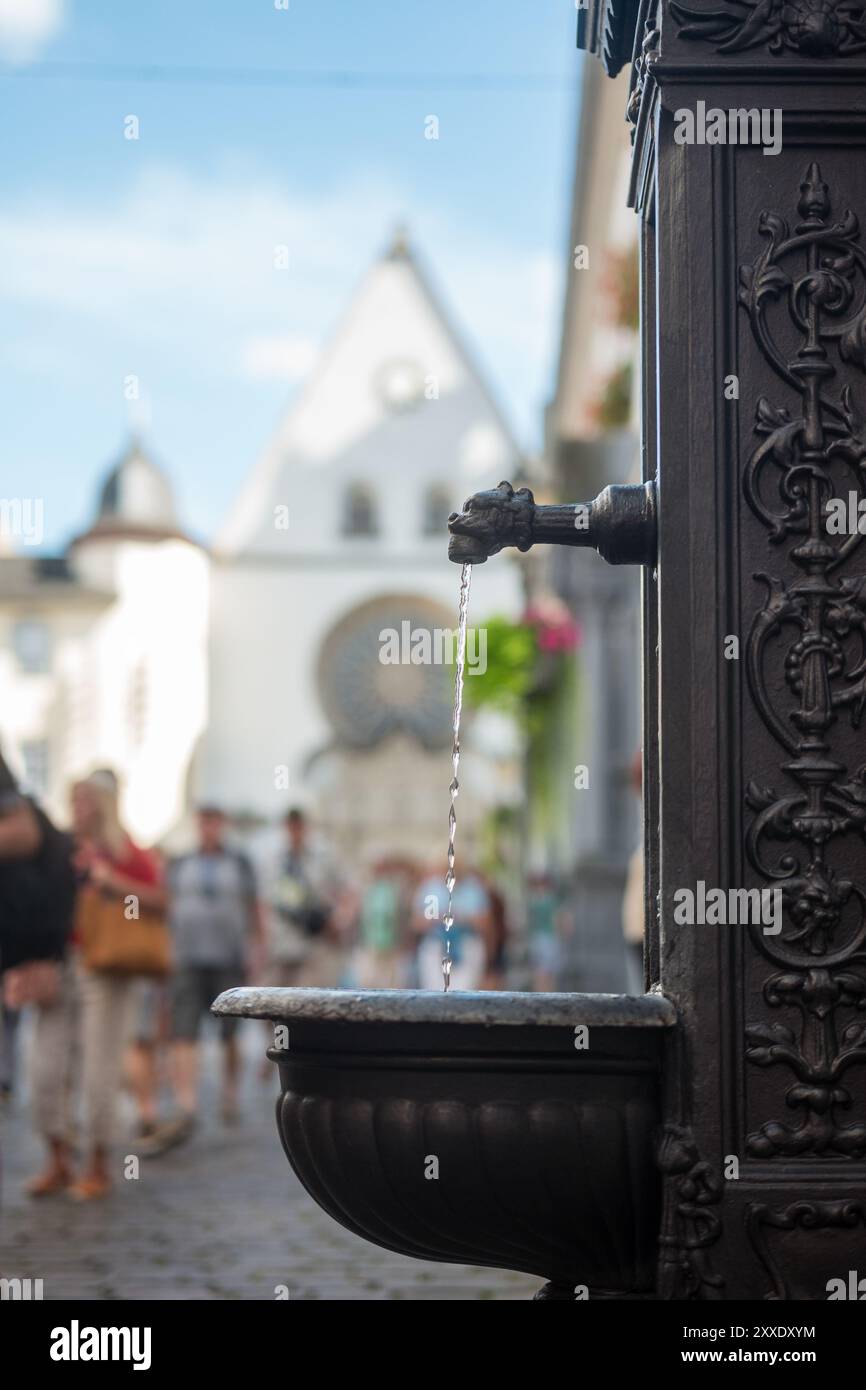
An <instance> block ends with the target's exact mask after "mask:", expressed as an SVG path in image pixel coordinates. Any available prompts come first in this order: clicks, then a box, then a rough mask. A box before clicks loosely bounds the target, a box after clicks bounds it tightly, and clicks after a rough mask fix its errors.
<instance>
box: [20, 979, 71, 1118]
mask: <svg viewBox="0 0 866 1390" xmlns="http://www.w3.org/2000/svg"><path fill="white" fill-rule="evenodd" d="M79 978H80V977H79V972H78V970H77V969H76V967H75V965H74V963H73V962H72V961H71V960H67V961H65V962H64V963H63V965H62V966H61V977H60V993H59V995H58V998H57V999H56V1001H55V1002H54V1003H53V1004H48V1005H45V1004H40V1005H39V1006H38V1007H37V1009H36V1023H35V1027H34V1030H33V1040H32V1047H31V1052H30V1098H31V1105H32V1115H33V1126H34V1128H35V1130H36V1132H37V1133H38V1134H41V1135H42V1137H43V1138H44V1139H46V1140H51V1139H59V1140H64V1141H65V1142H67V1143H69V1142H70V1141H71V1139H72V1133H73V1125H72V1097H73V1092H74V1088H75V1087H76V1086H77V1084H78V1081H79V1076H78V1071H79V1067H80V1063H81V994H80V990H79Z"/></svg>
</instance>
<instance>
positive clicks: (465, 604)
mask: <svg viewBox="0 0 866 1390" xmlns="http://www.w3.org/2000/svg"><path fill="white" fill-rule="evenodd" d="M471 582H472V566H471V565H464V566H463V568H462V570H461V571H460V603H459V607H458V622H457V664H456V671H455V675H454V716H453V719H452V721H451V731H452V737H451V770H452V771H451V786H450V787H449V789H448V790H449V791H450V793H451V808H450V810H449V812H448V872H447V873H446V875H445V887H446V888H447V889H448V907H447V909H446V912H445V916H444V917H443V919H442V921H443V924H444V926H445V953H444V955H443V957H442V981H443V988H444V990H445V992H446V994H447V992H448V986H449V985H450V983H451V928H452V927H453V925H454V884H455V883H456V881H457V880H456V878H455V876H454V837H455V835H456V834H457V805H456V803H457V797H458V794H459V792H460V781H459V778H458V772H459V769H460V713H461V710H462V709H463V676H464V672H465V669H466V617H467V614H468V612H469V586H470V584H471Z"/></svg>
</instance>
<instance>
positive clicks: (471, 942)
mask: <svg viewBox="0 0 866 1390" xmlns="http://www.w3.org/2000/svg"><path fill="white" fill-rule="evenodd" d="M447 902H448V893H447V890H446V888H445V886H444V884H443V882H442V874H441V872H439V873H431V874H430V875H429V876H428V877H426V878H425V879H424V880H423V881H422V882H421V883H420V884H419V885H418V888H417V889H416V892H415V900H414V903H413V912H412V927H413V930H414V931H415V933H416V935H417V937H418V949H417V972H418V983H419V986H420V988H421V989H442V987H443V984H444V975H443V965H442V962H443V959H444V958H445V956H446V953H447V954H448V955H449V957H450V961H451V969H450V978H449V988H451V989H480V988H481V987H482V984H483V982H484V977H485V972H486V969H487V964H488V961H489V960H490V959H491V958H492V956H493V954H494V951H495V943H494V941H493V933H492V916H491V905H490V895H489V893H488V891H487V888H486V887H485V885H484V881H483V879H482V877H481V875H480V874H478V873H476V872H475V871H474V870H472V869H467V870H466V871H464V873H463V874H462V875H461V877H460V878H459V879H458V880H457V882H456V884H455V887H454V897H453V901H452V904H451V913H452V916H453V919H454V920H453V923H452V926H451V929H450V931H446V928H445V921H444V918H445V914H446V911H447Z"/></svg>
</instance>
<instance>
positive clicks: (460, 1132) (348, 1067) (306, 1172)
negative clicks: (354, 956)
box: [213, 988, 674, 1295]
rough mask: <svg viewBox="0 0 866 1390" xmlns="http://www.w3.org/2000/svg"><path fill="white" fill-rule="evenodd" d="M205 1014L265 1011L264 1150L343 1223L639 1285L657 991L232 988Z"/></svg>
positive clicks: (645, 1237)
mask: <svg viewBox="0 0 866 1390" xmlns="http://www.w3.org/2000/svg"><path fill="white" fill-rule="evenodd" d="M213 1010H214V1013H216V1014H220V1015H224V1014H238V1015H242V1016H243V1017H245V1018H264V1019H270V1020H272V1021H273V1022H274V1024H275V1025H278V1026H277V1028H276V1033H275V1038H276V1043H277V1044H278V1045H275V1046H274V1047H273V1048H272V1049H270V1051H269V1053H268V1055H269V1056H270V1057H271V1058H272V1059H273V1060H274V1061H275V1062H276V1063H277V1064H278V1066H279V1071H280V1083H281V1095H280V1098H279V1100H278V1102H277V1125H278V1129H279V1133H280V1137H281V1139H282V1143H283V1147H284V1149H285V1151H286V1154H287V1156H288V1159H289V1162H290V1163H291V1165H292V1167H293V1168H294V1170H295V1172H296V1174H297V1175H298V1177H299V1178H300V1180H301V1182H302V1183H303V1184H304V1186H305V1187H306V1189H307V1191H308V1192H309V1193H310V1194H311V1196H312V1197H314V1198H315V1200H316V1201H317V1202H318V1203H319V1205H320V1206H322V1207H324V1209H325V1211H327V1212H329V1213H330V1215H331V1216H333V1217H334V1218H335V1220H337V1221H339V1222H340V1223H341V1224H342V1225H343V1226H346V1227H347V1228H348V1229H349V1230H351V1231H354V1232H355V1233H356V1234H357V1235H359V1236H363V1237H364V1238H365V1239H366V1240H370V1241H373V1242H374V1243H375V1244H377V1245H382V1246H385V1247H386V1248H388V1249H391V1250H397V1251H400V1252H401V1253H402V1254H406V1255H415V1256H418V1257H419V1258H421V1259H426V1260H444V1261H447V1262H449V1263H456V1264H480V1265H493V1266H498V1267H502V1268H505V1269H513V1270H522V1271H525V1272H526V1273H529V1274H535V1275H540V1276H542V1277H543V1278H545V1279H547V1280H550V1281H552V1283H553V1284H554V1285H555V1286H557V1287H558V1288H561V1289H568V1288H572V1287H574V1286H575V1285H586V1286H587V1287H588V1288H589V1290H590V1292H591V1293H596V1294H599V1293H611V1294H625V1295H629V1294H632V1295H641V1294H645V1293H648V1292H650V1291H651V1289H652V1286H653V1277H654V1264H655V1256H656V1245H657V1238H658V1230H659V1219H660V1181H659V1176H658V1172H657V1168H656V1164H655V1145H656V1141H657V1129H658V1126H659V1124H660V1077H661V1066H662V1045H663V1040H664V1035H665V1030H666V1029H667V1028H669V1027H670V1026H671V1025H672V1023H673V1022H674V1010H673V1006H672V1005H671V1004H670V1003H669V1001H668V1000H666V999H663V998H661V997H660V996H657V995H644V996H643V997H641V998H630V997H627V996H624V995H604V994H598V995H592V994H585V995H581V994H512V993H496V992H490V993H460V992H454V993H449V994H438V993H432V992H427V991H425V992H420V991H418V992H416V991H411V990H363V991H354V990H325V989H256V988H250V989H232V990H228V991H227V992H226V993H225V994H221V995H220V996H219V998H218V999H217V1000H216V1002H215V1003H214V1005H213ZM280 1025H281V1026H280Z"/></svg>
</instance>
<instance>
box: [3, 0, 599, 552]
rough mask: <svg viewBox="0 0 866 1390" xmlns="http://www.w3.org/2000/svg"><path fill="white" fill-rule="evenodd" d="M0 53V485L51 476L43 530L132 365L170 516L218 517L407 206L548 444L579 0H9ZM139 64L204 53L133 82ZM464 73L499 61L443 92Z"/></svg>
mask: <svg viewBox="0 0 866 1390" xmlns="http://www.w3.org/2000/svg"><path fill="white" fill-rule="evenodd" d="M278 3H283V0H278ZM0 59H2V60H3V67H2V77H0V120H2V128H3V130H4V132H5V137H4V142H3V157H2V163H3V181H2V197H0V320H2V324H3V328H2V333H0V367H2V370H0V440H2V483H0V494H2V495H3V496H5V497H17V496H31V497H33V496H40V497H42V498H43V499H44V506H45V532H46V534H45V542H46V547H47V548H55V547H57V546H58V545H59V544H61V543H62V542H63V541H64V540H65V539H66V538H67V537H68V536H69V535H70V534H71V533H73V532H74V531H75V530H76V529H80V528H81V527H82V526H83V525H84V524H86V522H87V520H88V519H89V516H90V513H91V510H92V507H93V503H94V492H95V489H96V486H97V483H98V481H99V478H100V476H101V475H102V473H103V472H104V471H105V469H106V467H107V466H108V465H109V463H110V462H111V460H112V458H113V457H114V456H115V455H116V454H117V452H118V451H119V449H120V447H121V445H122V443H123V440H124V437H125V435H126V433H127V431H128V425H129V415H130V405H129V404H128V402H127V400H126V399H125V395H124V382H125V380H126V379H127V378H128V377H129V376H131V375H135V376H136V377H137V378H138V379H139V382H140V390H141V398H142V399H141V403H140V404H139V405H138V406H133V407H132V409H133V410H135V411H137V413H138V417H139V418H140V420H141V421H142V422H143V423H145V425H146V430H145V433H146V437H147V439H148V441H149V443H150V445H151V446H152V448H153V451H154V453H155V456H156V457H157V458H158V459H159V460H160V461H161V462H162V463H163V464H164V466H165V467H166V468H167V469H168V471H169V473H170V475H171V477H172V480H173V481H174V483H175V485H176V488H177V492H178V498H179V504H180V508H181V512H182V515H183V519H184V521H185V522H186V524H187V525H188V526H189V527H190V528H191V529H192V530H193V531H194V532H195V533H196V534H198V535H200V536H202V537H208V536H210V535H211V534H212V533H213V531H214V530H215V529H216V527H217V526H218V525H219V523H220V522H221V520H222V519H223V517H224V516H225V515H226V513H227V511H228V509H229V508H230V506H231V503H232V500H233V498H234V496H235V495H236V492H237V489H238V487H239V484H240V482H241V480H242V478H243V477H244V476H245V474H246V473H247V471H248V470H249V469H250V467H251V466H252V464H253V463H254V461H255V458H256V456H257V454H258V452H259V450H260V448H261V447H262V445H263V443H264V441H265V440H266V439H267V437H268V436H269V434H270V433H271V431H272V430H273V428H274V427H275V425H276V422H277V420H278V418H279V416H280V413H281V412H282V410H283V409H284V408H285V406H286V405H287V403H288V402H289V401H290V400H291V397H292V394H293V392H294V391H296V390H297V387H298V384H299V383H300V381H301V380H302V379H303V377H304V375H305V374H306V372H307V371H308V370H309V368H310V366H311V364H312V362H313V361H314V359H315V354H316V351H317V349H318V348H319V347H320V346H321V345H322V344H323V342H324V341H325V340H326V339H327V336H328V333H329V331H330V329H331V328H332V327H333V325H334V322H335V321H336V319H337V318H338V317H339V316H340V314H341V313H342V312H343V310H344V308H345V306H346V303H347V301H348V298H349V297H350V295H351V293H352V291H353V289H354V288H355V286H356V285H357V283H358V281H359V280H360V278H361V277H362V275H363V273H364V271H365V270H366V268H367V266H368V265H369V263H370V261H371V260H372V259H373V257H374V256H376V255H377V254H378V253H379V251H380V250H381V249H382V247H383V245H384V244H385V243H386V242H387V241H388V239H389V235H390V231H391V229H392V227H393V226H394V224H395V223H396V222H398V221H404V222H405V223H406V224H407V225H408V227H409V231H410V236H411V240H412V241H413V244H414V245H415V246H416V248H417V250H418V252H419V254H420V256H421V257H422V258H423V261H424V263H425V266H426V268H427V270H428V271H429V273H430V274H431V276H432V278H433V280H434V283H436V284H437V285H438V287H439V289H440V291H441V293H442V294H443V296H444V298H445V301H446V303H447V305H448V307H449V309H450V311H451V313H452V315H453V316H454V317H455V318H456V320H457V322H458V324H459V325H460V326H461V328H462V329H463V330H464V334H465V336H466V337H467V339H468V341H469V342H470V344H471V346H472V347H473V348H474V350H475V353H476V355H477V357H478V359H479V360H480V362H481V363H482V365H483V366H484V368H485V369H486V372H487V376H488V379H489V380H490V383H491V385H492V387H493V389H494V391H495V392H496V394H497V395H498V396H499V398H500V400H501V401H502V404H503V406H504V408H505V411H506V414H507V415H508V416H509V417H510V419H511V420H512V422H513V424H514V427H515V429H516V432H517V435H518V438H519V439H520V441H521V443H522V444H523V445H524V446H525V447H528V448H533V447H537V446H538V444H539V442H540V436H541V420H542V410H543V407H544V403H545V401H546V398H547V395H548V393H549V389H550V383H551V373H552V368H553V362H554V354H555V349H556V337H557V332H558V326H559V313H560V305H561V295H562V279H563V274H564V272H565V268H566V267H567V264H568V256H567V252H568V245H567V236H568V227H567V215H568V199H569V192H570V190H569V184H570V179H571V161H572V154H573V146H574V131H575V122H576V106H577V93H578V87H579V73H580V67H581V62H582V61H583V60H582V58H581V56H580V55H578V54H577V52H576V50H575V8H574V3H573V0H471V3H468V2H467V0H436V3H435V4H433V3H430V4H427V3H424V0H412V3H406V0H289V8H288V10H284V9H277V8H276V6H275V0H147V3H146V4H121V3H118V0H0ZM154 68H162V69H165V68H169V69H170V68H185V69H187V70H194V71H187V73H186V75H181V76H180V77H179V79H176V80H172V81H170V82H155V81H145V80H142V78H143V76H144V75H145V72H146V71H151V72H152V70H153V69H154ZM262 69H264V70H267V71H269V72H274V73H276V72H283V73H285V72H287V71H291V72H293V73H299V74H309V75H312V78H313V79H314V78H315V76H316V75H322V74H328V73H347V72H350V73H353V74H361V75H362V79H361V80H360V81H358V82H355V83H353V84H351V85H347V84H343V85H334V84H333V83H330V84H328V85H315V84H314V83H311V82H304V83H297V84H296V85H291V86H285V85H281V86H277V85H273V84H272V83H270V82H269V81H266V80H264V79H263V78H262V77H261V76H257V75H256V74H257V72H260V71H261V70H262ZM130 70H132V71H130ZM142 70H145V72H143V71H142ZM202 70H207V71H208V72H210V73H211V74H212V75H214V76H216V77H217V78H218V79H219V80H217V81H208V82H206V81H202V80H200V78H199V74H200V73H201V72H202ZM477 74H482V75H485V76H487V77H489V78H491V79H492V78H496V77H499V78H500V79H503V78H507V79H508V83H506V84H501V85H503V86H504V88H505V89H498V88H491V87H489V86H488V87H486V88H485V89H482V90H477V89H472V87H471V86H470V89H468V90H461V89H459V83H460V82H461V81H462V80H464V79H467V78H469V77H471V76H473V75H477ZM363 75H366V80H364V77H363ZM527 75H530V76H531V75H537V76H543V77H545V78H549V79H550V81H549V83H547V84H545V85H543V86H540V85H538V84H536V83H526V82H523V81H517V80H513V79H516V78H524V77H526V76H527ZM419 77H420V78H421V79H422V80H421V81H419V80H418V79H419ZM440 77H442V78H445V79H446V81H444V82H443V81H441V80H439V79H440ZM130 115H134V116H136V117H137V118H138V122H139V138H138V139H137V140H128V139H125V138H124V121H125V118H126V117H128V116H130ZM430 115H435V116H436V117H437V118H438V120H439V135H440V138H439V139H438V141H431V140H425V138H424V126H425V120H426V118H427V117H428V116H430ZM278 245H279V246H286V247H288V253H289V268H288V270H287V271H281V272H275V270H274V264H273V263H274V247H275V246H278Z"/></svg>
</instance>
